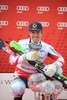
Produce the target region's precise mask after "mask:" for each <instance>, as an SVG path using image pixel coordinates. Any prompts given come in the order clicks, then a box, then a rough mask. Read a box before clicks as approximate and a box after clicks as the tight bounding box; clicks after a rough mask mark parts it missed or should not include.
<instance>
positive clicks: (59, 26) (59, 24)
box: [57, 22, 67, 29]
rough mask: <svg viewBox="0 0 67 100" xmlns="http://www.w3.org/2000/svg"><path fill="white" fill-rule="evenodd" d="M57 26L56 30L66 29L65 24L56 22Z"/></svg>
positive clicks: (66, 25)
mask: <svg viewBox="0 0 67 100" xmlns="http://www.w3.org/2000/svg"><path fill="white" fill-rule="evenodd" d="M57 26H58V29H63V28H65V27H67V22H58V23H57Z"/></svg>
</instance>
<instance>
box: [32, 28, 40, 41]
mask: <svg viewBox="0 0 67 100" xmlns="http://www.w3.org/2000/svg"><path fill="white" fill-rule="evenodd" d="M41 37H42V32H41V31H36V30H32V31H30V38H31V39H32V40H33V42H34V43H38V41H39V40H41Z"/></svg>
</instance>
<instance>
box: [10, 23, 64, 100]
mask: <svg viewBox="0 0 67 100" xmlns="http://www.w3.org/2000/svg"><path fill="white" fill-rule="evenodd" d="M29 33H30V38H29V39H23V40H19V42H18V43H19V44H20V45H21V47H22V48H23V49H24V50H25V51H26V54H22V55H21V56H13V55H11V56H10V59H9V62H10V63H11V64H16V65H17V66H16V69H15V72H14V79H13V81H12V84H11V93H12V94H13V96H14V100H22V96H23V94H24V91H25V88H26V87H27V80H28V78H29V76H30V75H31V74H32V73H37V70H36V68H35V67H34V66H32V65H30V64H29V63H28V62H27V60H31V61H32V60H38V61H40V62H43V61H44V60H45V59H46V57H50V58H52V59H54V60H55V61H54V62H53V63H52V64H49V65H47V66H46V67H44V68H43V71H44V73H45V74H46V75H47V76H50V77H52V76H53V75H54V74H55V72H56V71H60V72H61V73H62V68H61V67H62V66H63V64H64V59H63V57H62V56H61V55H60V54H59V53H57V52H56V51H55V50H54V48H53V47H52V46H51V45H49V44H47V43H45V42H43V41H41V37H42V34H43V33H42V25H41V23H39V22H32V23H30V25H29Z"/></svg>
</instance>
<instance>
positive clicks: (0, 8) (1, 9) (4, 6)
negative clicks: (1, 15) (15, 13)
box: [0, 5, 8, 11]
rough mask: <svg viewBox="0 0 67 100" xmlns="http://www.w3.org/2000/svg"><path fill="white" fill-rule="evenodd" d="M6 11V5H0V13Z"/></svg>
mask: <svg viewBox="0 0 67 100" xmlns="http://www.w3.org/2000/svg"><path fill="white" fill-rule="evenodd" d="M3 10H8V5H0V11H3Z"/></svg>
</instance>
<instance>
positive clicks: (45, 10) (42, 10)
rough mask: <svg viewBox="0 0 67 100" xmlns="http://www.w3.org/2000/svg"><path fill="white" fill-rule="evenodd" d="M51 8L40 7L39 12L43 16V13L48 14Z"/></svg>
mask: <svg viewBox="0 0 67 100" xmlns="http://www.w3.org/2000/svg"><path fill="white" fill-rule="evenodd" d="M49 10H50V8H49V7H48V6H38V7H37V11H38V13H40V14H42V13H43V12H48V11H49Z"/></svg>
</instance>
